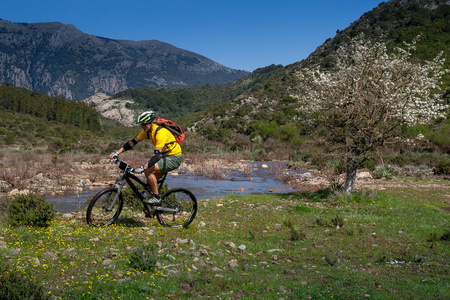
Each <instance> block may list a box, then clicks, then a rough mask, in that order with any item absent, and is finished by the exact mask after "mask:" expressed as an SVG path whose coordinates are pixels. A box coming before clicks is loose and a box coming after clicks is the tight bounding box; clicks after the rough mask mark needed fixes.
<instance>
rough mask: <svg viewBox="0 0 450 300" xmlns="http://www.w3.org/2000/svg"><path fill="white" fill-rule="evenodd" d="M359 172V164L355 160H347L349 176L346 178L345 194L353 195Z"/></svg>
mask: <svg viewBox="0 0 450 300" xmlns="http://www.w3.org/2000/svg"><path fill="white" fill-rule="evenodd" d="M357 170H358V162H357V160H356V159H355V158H348V160H347V176H346V178H345V187H344V193H345V194H346V195H350V194H352V193H353V187H354V186H355V180H356V171H357Z"/></svg>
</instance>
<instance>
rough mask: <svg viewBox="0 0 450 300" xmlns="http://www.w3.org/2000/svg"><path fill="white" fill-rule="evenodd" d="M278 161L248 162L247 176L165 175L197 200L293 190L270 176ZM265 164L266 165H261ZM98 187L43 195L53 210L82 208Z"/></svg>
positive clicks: (233, 173)
mask: <svg viewBox="0 0 450 300" xmlns="http://www.w3.org/2000/svg"><path fill="white" fill-rule="evenodd" d="M279 163H280V162H264V163H261V162H249V163H248V164H249V165H251V166H252V167H253V168H254V169H255V170H254V171H252V173H251V174H250V175H249V176H244V175H243V174H242V173H241V172H239V171H238V170H233V171H230V172H229V173H228V174H227V176H226V177H225V178H224V179H220V180H218V179H211V178H207V177H199V176H195V174H191V173H185V174H180V175H178V176H171V175H170V174H169V175H168V176H167V178H166V183H167V184H168V185H169V188H175V187H183V188H186V189H188V190H191V191H192V192H193V193H194V195H195V196H196V197H197V200H203V199H213V198H221V197H225V196H230V195H250V194H263V193H271V192H276V193H288V192H292V191H295V190H294V189H292V188H291V187H290V186H289V185H288V184H286V183H284V182H283V181H280V180H278V179H276V178H275V177H274V176H273V172H274V171H273V169H271V167H270V166H271V165H274V164H279ZM263 164H266V165H268V166H269V168H267V169H264V168H262V167H261V166H262V165H263ZM101 189H102V188H93V189H84V190H83V191H81V192H79V193H66V194H63V195H56V196H46V199H47V200H48V201H49V202H51V203H53V207H54V208H55V210H56V211H58V212H61V213H68V212H74V211H78V210H80V209H84V208H86V206H87V204H86V199H88V198H90V197H92V196H93V195H95V194H96V193H97V192H98V191H99V190H101Z"/></svg>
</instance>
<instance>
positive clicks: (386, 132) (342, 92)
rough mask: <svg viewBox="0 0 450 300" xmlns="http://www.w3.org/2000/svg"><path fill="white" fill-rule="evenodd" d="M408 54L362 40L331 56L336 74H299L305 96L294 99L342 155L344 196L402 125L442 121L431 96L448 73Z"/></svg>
mask: <svg viewBox="0 0 450 300" xmlns="http://www.w3.org/2000/svg"><path fill="white" fill-rule="evenodd" d="M413 49H414V43H413V44H411V45H409V46H408V47H407V50H404V49H399V48H398V49H396V51H395V52H394V53H391V54H389V52H388V50H387V47H386V45H385V44H384V43H379V42H376V43H373V42H370V41H368V40H366V39H365V38H364V37H363V36H360V37H358V38H356V39H353V40H352V41H351V43H350V44H349V45H346V46H342V47H341V48H339V50H338V51H337V53H336V66H337V68H336V70H335V71H323V70H322V69H321V68H320V67H316V68H309V69H306V68H305V69H303V70H301V71H299V72H298V74H297V75H298V77H299V79H300V80H301V82H302V87H303V88H304V94H301V95H297V97H298V99H299V101H300V102H301V103H302V105H304V107H305V108H306V110H307V111H308V112H310V113H317V112H319V114H317V115H316V116H319V118H320V121H322V123H323V124H324V125H325V126H326V127H328V130H327V131H326V138H327V139H328V140H329V141H330V142H334V143H335V142H336V141H340V142H341V143H342V144H343V146H342V147H343V149H345V151H344V154H345V161H346V171H347V177H346V183H345V192H346V193H348V194H349V193H352V192H353V187H354V182H355V178H356V172H357V169H358V168H359V167H360V166H361V164H362V163H363V162H364V161H365V160H366V159H367V158H368V156H369V155H370V154H371V153H373V152H374V151H375V150H376V148H377V147H378V146H383V145H386V142H387V141H389V140H391V141H393V139H394V138H396V137H398V133H399V130H397V129H399V127H400V126H401V125H403V124H410V125H415V124H418V123H426V122H427V121H429V120H430V119H433V118H437V117H444V110H445V109H446V108H447V106H446V105H445V104H444V103H443V100H442V95H441V94H438V93H436V92H435V91H436V89H438V87H439V82H440V80H441V78H442V76H443V75H444V74H445V73H446V72H448V70H445V69H444V67H443V66H444V61H443V59H441V56H440V55H439V56H437V57H436V58H435V59H434V60H433V61H429V62H425V63H423V64H421V63H419V62H417V61H415V60H413V59H411V51H412V50H413Z"/></svg>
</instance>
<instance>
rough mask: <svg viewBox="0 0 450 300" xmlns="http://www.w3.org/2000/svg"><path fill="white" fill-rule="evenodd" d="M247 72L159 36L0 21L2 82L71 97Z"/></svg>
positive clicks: (186, 84) (234, 76) (200, 81)
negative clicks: (120, 36) (126, 36)
mask: <svg viewBox="0 0 450 300" xmlns="http://www.w3.org/2000/svg"><path fill="white" fill-rule="evenodd" d="M247 74H248V72H246V71H241V70H233V69H230V68H227V67H225V66H222V65H220V64H218V63H216V62H214V61H212V60H210V59H208V58H206V57H203V56H201V55H198V54H196V53H193V52H190V51H186V50H183V49H179V48H176V47H174V46H172V45H170V44H167V43H163V42H160V41H157V40H148V41H127V40H112V39H107V38H102V37H97V36H93V35H89V34H85V33H83V32H81V31H80V30H78V29H77V28H75V27H74V26H73V25H65V24H62V23H57V22H54V23H29V24H28V23H12V22H8V21H5V20H1V19H0V83H10V84H13V85H15V86H19V87H26V88H27V89H29V90H38V91H42V92H45V93H47V94H49V95H52V96H59V95H62V96H64V97H66V98H67V99H69V100H72V99H84V98H87V97H89V96H92V95H94V94H95V93H98V92H102V93H105V94H109V95H112V94H115V93H117V92H120V91H123V90H126V89H128V88H138V87H149V86H154V87H189V86H199V85H203V84H218V83H224V82H229V81H233V80H236V79H238V78H240V77H242V76H245V75H247Z"/></svg>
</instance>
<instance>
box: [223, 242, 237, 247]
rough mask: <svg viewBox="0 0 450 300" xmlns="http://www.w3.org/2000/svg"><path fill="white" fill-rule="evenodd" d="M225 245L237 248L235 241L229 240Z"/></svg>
mask: <svg viewBox="0 0 450 300" xmlns="http://www.w3.org/2000/svg"><path fill="white" fill-rule="evenodd" d="M225 245H227V246H228V247H229V248H230V249H236V244H235V243H233V242H227V243H225Z"/></svg>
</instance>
